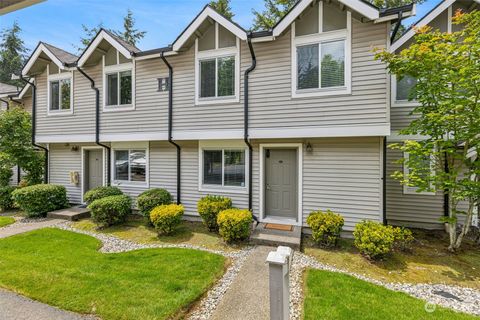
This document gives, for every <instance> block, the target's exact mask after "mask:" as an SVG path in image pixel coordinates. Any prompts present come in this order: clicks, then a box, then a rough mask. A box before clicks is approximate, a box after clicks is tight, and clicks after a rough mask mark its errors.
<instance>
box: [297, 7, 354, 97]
mask: <svg viewBox="0 0 480 320" xmlns="http://www.w3.org/2000/svg"><path fill="white" fill-rule="evenodd" d="M307 10H309V11H307V12H305V14H304V16H302V19H298V20H297V21H296V22H294V23H293V24H292V42H293V45H292V50H293V51H292V60H293V63H292V75H293V79H292V96H294V97H302V96H316V95H331V94H346V93H350V72H351V71H350V70H351V57H350V51H351V50H350V47H351V15H350V12H348V11H347V12H345V11H341V10H340V9H339V8H337V7H336V6H335V5H334V4H332V3H331V4H327V3H325V2H319V3H317V4H316V5H315V6H313V7H312V8H309V9H307Z"/></svg>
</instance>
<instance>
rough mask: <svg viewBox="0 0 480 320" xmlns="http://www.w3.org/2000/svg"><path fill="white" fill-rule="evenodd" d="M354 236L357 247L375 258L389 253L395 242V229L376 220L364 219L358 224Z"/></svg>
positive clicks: (369, 256)
mask: <svg viewBox="0 0 480 320" xmlns="http://www.w3.org/2000/svg"><path fill="white" fill-rule="evenodd" d="M353 236H354V238H355V240H354V245H355V247H357V249H358V250H360V252H361V253H362V254H363V255H365V256H366V257H368V258H370V259H373V260H377V259H381V258H383V257H384V256H385V255H387V254H389V253H390V252H391V251H392V249H393V245H394V243H395V236H394V234H393V229H392V228H390V227H388V226H384V225H383V224H381V223H378V222H374V221H363V222H361V223H359V224H357V225H356V226H355V230H354V231H353Z"/></svg>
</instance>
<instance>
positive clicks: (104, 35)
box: [77, 30, 133, 67]
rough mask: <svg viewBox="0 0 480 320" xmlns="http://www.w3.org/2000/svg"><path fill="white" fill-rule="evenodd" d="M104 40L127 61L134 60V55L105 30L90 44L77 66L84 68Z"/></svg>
mask: <svg viewBox="0 0 480 320" xmlns="http://www.w3.org/2000/svg"><path fill="white" fill-rule="evenodd" d="M102 40H105V41H107V42H108V43H110V44H111V45H112V46H113V47H114V48H115V49H117V51H119V52H120V53H121V54H122V55H123V56H125V57H126V58H127V59H132V58H133V57H132V54H131V52H130V51H128V50H127V49H126V48H125V47H124V46H123V45H121V44H120V43H119V42H118V41H117V40H115V38H113V37H112V36H111V35H109V34H108V33H107V32H106V31H105V30H101V31H100V32H99V33H98V34H97V35H96V36H95V38H94V39H93V41H92V42H90V45H89V46H88V48H87V50H85V51H84V52H83V53H82V55H81V56H80V58H79V59H78V62H77V66H78V67H83V65H84V64H85V62H87V60H88V58H89V57H90V56H91V55H92V53H93V52H95V50H96V49H97V47H98V45H99V44H100V42H102Z"/></svg>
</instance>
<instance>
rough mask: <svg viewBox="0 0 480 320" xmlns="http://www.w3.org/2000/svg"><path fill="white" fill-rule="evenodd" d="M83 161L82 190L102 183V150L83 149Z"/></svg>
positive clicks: (84, 190)
mask: <svg viewBox="0 0 480 320" xmlns="http://www.w3.org/2000/svg"><path fill="white" fill-rule="evenodd" d="M84 157H85V158H84V161H83V165H84V168H83V179H84V184H83V192H84V193H85V192H87V191H88V190H91V189H93V188H96V187H100V186H102V185H103V150H102V149H90V150H85V154H84Z"/></svg>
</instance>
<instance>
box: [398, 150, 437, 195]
mask: <svg viewBox="0 0 480 320" xmlns="http://www.w3.org/2000/svg"><path fill="white" fill-rule="evenodd" d="M403 157H404V159H405V161H409V160H410V159H411V158H412V155H410V154H409V153H408V152H405V153H404V155H403ZM418 161H420V162H423V163H424V165H425V166H424V167H425V168H429V171H430V172H428V171H424V172H418V173H417V175H418V176H419V177H423V178H425V177H427V175H432V174H434V167H433V163H432V159H431V158H429V157H426V158H422V159H418ZM410 170H411V169H410V168H409V167H408V165H407V164H406V163H404V165H403V173H404V175H405V176H407V175H409V174H410ZM417 191H418V187H415V186H408V185H404V186H403V193H404V194H424V195H435V192H430V191H422V192H417Z"/></svg>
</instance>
